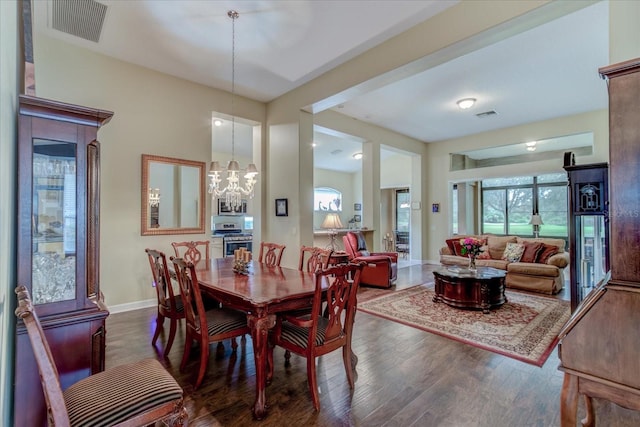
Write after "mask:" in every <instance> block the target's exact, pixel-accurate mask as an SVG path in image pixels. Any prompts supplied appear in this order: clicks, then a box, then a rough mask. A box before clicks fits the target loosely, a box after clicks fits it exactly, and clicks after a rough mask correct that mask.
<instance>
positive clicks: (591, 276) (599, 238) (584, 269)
mask: <svg viewBox="0 0 640 427" xmlns="http://www.w3.org/2000/svg"><path fill="white" fill-rule="evenodd" d="M564 168H565V170H566V171H567V173H568V175H569V189H570V190H569V206H570V211H569V216H570V225H569V254H570V255H571V257H570V259H571V261H570V266H569V273H570V275H571V308H572V310H575V309H576V307H577V306H578V305H579V304H580V302H581V301H582V300H584V299H585V298H586V296H587V295H588V294H589V293H590V292H591V291H592V290H593V289H594V288H595V287H596V285H597V284H598V282H600V281H601V280H602V279H603V278H604V277H605V275H606V274H607V272H608V271H609V255H608V250H609V216H608V213H609V212H608V207H609V189H608V167H607V164H606V163H595V164H588V165H579V166H576V165H567V166H565V167H564Z"/></svg>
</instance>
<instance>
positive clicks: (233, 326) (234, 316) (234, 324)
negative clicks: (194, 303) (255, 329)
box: [206, 308, 248, 336]
mask: <svg viewBox="0 0 640 427" xmlns="http://www.w3.org/2000/svg"><path fill="white" fill-rule="evenodd" d="M206 313H207V325H208V332H209V336H212V335H218V334H224V333H227V332H232V331H235V330H238V329H242V328H248V326H247V315H246V314H245V313H243V312H241V311H237V310H233V309H227V308H216V309H213V310H207V311H206Z"/></svg>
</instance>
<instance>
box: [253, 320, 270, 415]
mask: <svg viewBox="0 0 640 427" xmlns="http://www.w3.org/2000/svg"><path fill="white" fill-rule="evenodd" d="M247 320H248V323H249V327H250V328H251V338H252V339H253V355H254V358H255V364H256V401H255V403H254V405H253V409H252V412H253V416H254V417H255V418H256V419H257V420H261V419H263V418H264V417H265V416H266V415H267V397H266V393H265V389H266V384H267V351H268V345H269V342H268V340H269V329H271V328H273V327H274V325H275V324H276V316H275V315H273V314H270V315H263V314H261V313H256V314H249V315H247Z"/></svg>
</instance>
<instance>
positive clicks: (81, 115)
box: [14, 96, 113, 426]
mask: <svg viewBox="0 0 640 427" xmlns="http://www.w3.org/2000/svg"><path fill="white" fill-rule="evenodd" d="M112 115H113V113H111V112H108V111H102V110H96V109H92V108H85V107H79V106H75V105H70V104H64V103H60V102H55V101H49V100H45V99H40V98H35V97H29V96H20V110H19V125H18V126H19V127H18V129H19V130H18V178H19V183H18V242H17V250H18V265H17V274H18V277H17V278H18V284H21V285H25V286H26V287H27V288H28V289H29V292H30V293H31V296H32V299H33V302H34V303H35V304H36V311H37V314H38V316H39V317H40V321H41V323H42V326H43V328H44V330H45V334H46V335H47V340H48V342H49V345H50V346H51V351H52V353H53V356H54V358H55V360H56V364H57V368H58V371H59V373H60V381H61V384H62V388H63V389H65V388H67V387H68V386H69V385H71V384H73V383H75V382H76V381H78V380H79V379H81V378H84V377H86V376H88V375H91V374H93V373H96V372H99V371H102V370H103V369H104V352H105V319H106V317H107V316H108V314H109V312H108V311H107V308H106V307H105V305H104V302H103V298H102V293H101V292H100V284H99V274H100V269H99V239H100V222H99V213H100V204H99V187H100V180H99V178H100V144H99V143H98V141H97V140H96V137H97V131H98V129H99V128H100V126H102V125H103V124H105V123H107V122H108V121H109V119H110V118H111V116H112ZM15 351H16V357H15V388H14V390H15V391H14V420H15V425H16V426H40V425H46V407H45V402H44V396H43V393H42V388H41V385H40V379H39V375H38V369H37V366H36V363H35V359H34V357H33V352H32V349H31V345H30V343H29V339H28V337H27V335H26V329H25V328H24V324H23V323H22V322H21V321H19V322H18V323H17V325H16V347H15Z"/></svg>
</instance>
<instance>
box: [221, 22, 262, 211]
mask: <svg viewBox="0 0 640 427" xmlns="http://www.w3.org/2000/svg"><path fill="white" fill-rule="evenodd" d="M227 16H229V18H231V22H232V25H231V41H232V44H231V160H230V161H229V164H228V165H227V169H226V172H227V186H226V187H224V188H220V183H221V182H222V177H221V176H220V174H221V173H222V172H224V171H225V169H224V168H222V167H221V166H220V163H219V162H217V161H213V162H211V167H210V168H209V178H210V181H209V194H213V197H214V198H217V197H222V196H224V197H225V202H226V203H227V206H229V207H231V209H232V210H237V208H238V207H240V206H241V205H242V196H248V197H249V198H252V197H253V192H254V186H255V185H256V182H257V180H256V177H257V175H258V169H257V168H256V165H254V164H253V163H250V164H249V165H248V166H247V169H246V170H245V171H244V172H245V175H244V185H241V182H240V172H241V169H240V166H239V165H238V162H237V161H236V160H235V131H236V120H235V116H234V107H235V95H236V19H238V17H239V16H240V15H239V14H238V12H236V11H235V10H230V11H229V12H227Z"/></svg>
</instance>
